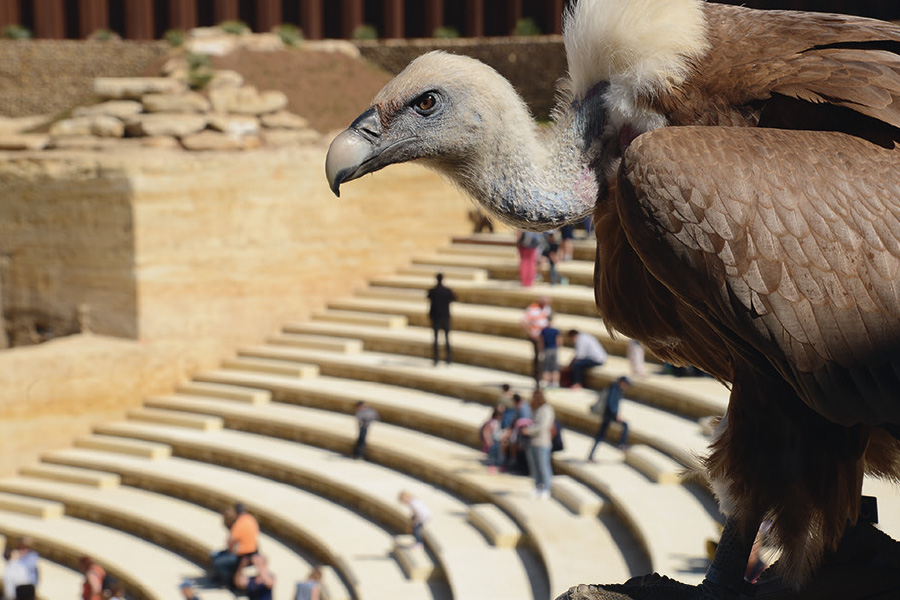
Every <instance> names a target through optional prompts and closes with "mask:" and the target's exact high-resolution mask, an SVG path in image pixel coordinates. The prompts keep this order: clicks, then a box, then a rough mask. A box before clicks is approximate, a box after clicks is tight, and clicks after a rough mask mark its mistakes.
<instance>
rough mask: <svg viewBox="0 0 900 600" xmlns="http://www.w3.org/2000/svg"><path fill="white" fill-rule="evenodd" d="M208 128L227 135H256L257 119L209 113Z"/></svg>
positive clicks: (257, 130)
mask: <svg viewBox="0 0 900 600" xmlns="http://www.w3.org/2000/svg"><path fill="white" fill-rule="evenodd" d="M209 128H210V129H212V130H214V131H219V132H221V133H225V134H228V135H229V136H238V137H240V136H244V135H256V134H257V133H259V119H257V118H256V117H250V116H244V115H216V114H214V115H210V117H209Z"/></svg>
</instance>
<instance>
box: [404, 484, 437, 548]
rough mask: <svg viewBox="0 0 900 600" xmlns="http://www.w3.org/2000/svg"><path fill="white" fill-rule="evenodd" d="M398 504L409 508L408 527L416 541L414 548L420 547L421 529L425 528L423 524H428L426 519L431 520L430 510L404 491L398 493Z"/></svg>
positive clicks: (422, 539) (421, 540)
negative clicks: (400, 503)
mask: <svg viewBox="0 0 900 600" xmlns="http://www.w3.org/2000/svg"><path fill="white" fill-rule="evenodd" d="M400 502H402V503H403V504H405V505H407V506H408V507H409V510H410V513H411V514H410V526H411V528H412V535H413V538H415V540H416V546H419V547H421V546H422V544H423V543H424V538H423V537H422V529H423V528H424V527H425V523H427V522H428V519H430V518H431V510H429V508H428V507H427V506H425V503H424V502H422V501H421V500H419V499H418V498H416V497H415V496H413V495H412V494H410V493H409V492H407V491H406V490H404V491H402V492H400Z"/></svg>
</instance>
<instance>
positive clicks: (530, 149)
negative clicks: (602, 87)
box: [325, 51, 599, 229]
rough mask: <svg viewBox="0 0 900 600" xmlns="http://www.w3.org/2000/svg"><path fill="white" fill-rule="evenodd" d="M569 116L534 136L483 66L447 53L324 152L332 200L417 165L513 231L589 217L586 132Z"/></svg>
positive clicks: (505, 87)
mask: <svg viewBox="0 0 900 600" xmlns="http://www.w3.org/2000/svg"><path fill="white" fill-rule="evenodd" d="M592 115H593V116H599V113H598V112H596V111H595V112H586V111H571V112H569V113H567V115H566V116H565V117H564V118H563V121H562V122H561V123H560V124H559V125H558V126H557V127H556V128H555V129H554V131H552V132H541V131H540V130H539V129H538V126H537V125H536V124H535V121H534V119H533V118H532V117H531V114H530V112H529V111H528V108H527V106H526V105H525V102H524V101H523V100H522V98H521V97H520V96H519V94H518V93H516V91H515V89H514V88H513V87H512V85H511V84H510V83H509V81H507V80H506V79H505V78H503V77H502V76H501V75H500V74H498V73H497V72H496V71H495V70H494V69H492V68H491V67H489V66H487V65H485V64H484V63H482V62H480V61H478V60H475V59H473V58H469V57H466V56H459V55H454V54H447V53H445V52H439V51H436V52H431V53H428V54H425V55H423V56H421V57H419V58H417V59H416V60H414V61H413V62H412V63H410V65H409V66H408V67H407V68H406V69H405V70H404V71H403V72H402V73H400V74H399V75H397V77H395V78H394V79H393V80H392V81H391V82H390V83H388V85H387V86H385V87H384V89H382V90H381V92H379V93H378V95H377V96H376V97H375V99H374V102H373V104H372V106H371V107H370V108H369V109H368V110H366V111H365V112H363V113H362V114H361V115H360V116H359V117H358V118H357V119H356V120H355V121H354V122H353V124H352V125H351V126H350V127H349V128H348V129H347V130H346V131H344V132H343V133H341V134H339V135H338V136H337V137H336V138H335V139H334V141H333V142H332V143H331V147H330V148H329V150H328V156H327V159H326V163H325V170H326V175H327V177H328V181H329V184H330V185H331V189H332V191H333V192H334V193H335V194H336V195H339V193H340V186H341V184H343V183H346V182H348V181H352V180H354V179H357V178H358V177H361V176H363V175H365V174H367V173H372V172H374V171H377V170H379V169H382V168H384V167H386V166H388V165H391V164H394V163H400V162H407V161H413V160H415V161H419V162H421V163H423V164H425V165H426V166H429V167H432V168H433V169H435V170H437V171H438V172H440V173H442V174H443V175H445V176H446V177H447V178H449V179H450V180H451V181H453V182H454V183H455V184H456V185H458V186H459V187H460V188H462V189H463V190H465V191H466V192H467V193H468V194H469V195H470V196H472V197H473V198H474V199H475V200H477V201H478V202H479V203H480V204H482V205H483V206H484V207H485V208H486V209H487V210H488V211H489V212H491V213H493V214H495V215H496V216H498V217H499V218H500V219H501V220H503V221H505V222H507V223H509V224H511V225H513V226H517V227H522V228H528V229H550V228H553V227H558V226H559V225H562V224H565V223H570V222H574V221H577V220H578V219H581V218H583V217H585V216H586V215H588V214H590V212H591V211H592V210H593V205H594V201H595V200H596V195H597V187H596V183H595V179H594V176H593V172H592V171H591V170H590V169H589V168H588V165H587V162H586V158H585V153H584V150H585V144H586V143H587V142H588V141H589V136H586V135H585V127H586V125H587V124H588V123H589V122H590V121H591V119H590V118H586V117H590V116H592Z"/></svg>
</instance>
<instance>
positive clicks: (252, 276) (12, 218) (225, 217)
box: [0, 146, 469, 473]
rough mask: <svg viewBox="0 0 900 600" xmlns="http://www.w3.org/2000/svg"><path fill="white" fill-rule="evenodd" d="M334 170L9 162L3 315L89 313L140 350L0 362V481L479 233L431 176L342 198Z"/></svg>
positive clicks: (172, 158) (237, 156)
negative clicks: (26, 310)
mask: <svg viewBox="0 0 900 600" xmlns="http://www.w3.org/2000/svg"><path fill="white" fill-rule="evenodd" d="M324 158H325V147H323V146H315V147H306V148H303V147H296V148H291V149H284V150H278V151H273V150H261V151H248V152H243V153H190V154H189V153H184V152H176V151H156V152H153V151H148V150H142V151H141V152H140V153H139V154H130V153H129V152H128V151H123V152H120V153H117V154H115V155H112V154H107V155H103V156H101V155H98V154H97V153H80V154H65V153H61V152H54V153H43V154H41V155H37V154H29V155H23V154H16V155H15V156H12V155H8V156H0V198H2V201H0V279H2V285H0V292H2V301H0V305H3V306H4V307H5V309H6V311H7V315H9V314H10V313H11V312H13V311H15V310H16V307H17V306H22V307H24V306H26V304H25V303H26V301H27V303H30V305H32V306H37V307H39V308H40V312H42V316H41V318H42V319H44V321H43V322H45V323H50V324H53V326H57V327H63V326H64V325H65V324H67V323H68V326H71V327H73V328H77V327H78V323H77V319H76V316H77V314H78V310H79V306H81V305H84V304H86V305H89V307H90V317H89V320H90V323H89V325H90V329H91V330H92V331H93V332H95V333H97V334H103V335H104V336H118V337H120V338H123V339H109V338H107V337H101V336H99V335H91V336H74V337H72V338H69V339H63V340H57V341H54V342H51V343H49V344H42V345H40V346H35V347H30V348H14V349H10V350H5V351H0V424H2V426H0V439H2V440H3V446H6V447H4V448H2V449H0V451H2V456H3V458H2V459H0V473H2V472H3V471H8V470H10V469H12V468H13V466H14V465H15V464H21V463H22V461H27V460H30V459H33V457H35V456H36V455H37V453H38V452H39V451H40V450H42V449H46V448H50V447H59V446H64V445H66V444H68V443H70V441H71V439H72V437H73V436H74V435H76V434H78V433H81V432H84V431H86V430H87V427H88V424H89V423H91V422H96V421H97V420H99V419H103V418H108V417H109V415H110V414H116V413H117V412H118V413H121V412H122V410H124V408H127V407H129V406H136V405H138V404H139V403H140V400H141V398H143V397H144V396H145V395H147V394H151V393H160V392H165V391H167V390H171V389H172V387H173V386H174V385H175V384H176V383H177V382H178V381H179V380H183V379H185V378H187V377H189V376H190V375H191V374H192V373H194V372H196V371H197V370H198V369H202V368H209V367H211V366H214V365H216V364H217V362H218V361H219V360H220V359H221V358H222V357H225V356H230V355H233V353H234V350H235V348H236V347H237V346H238V345H240V344H245V343H255V342H260V341H262V340H263V339H264V338H265V337H266V336H267V335H269V334H271V333H274V332H275V331H277V329H278V328H279V326H280V325H282V324H283V323H285V322H288V321H291V320H300V319H304V318H307V317H308V316H309V315H310V314H311V313H312V312H313V311H314V310H317V309H320V308H322V307H323V306H324V304H325V303H326V301H327V300H328V299H330V298H335V297H338V296H341V295H345V294H349V293H351V292H352V291H353V290H354V289H357V288H359V287H361V286H363V285H364V283H365V281H366V280H367V279H370V278H373V277H376V276H380V275H384V274H387V273H390V272H393V271H394V270H396V269H397V268H398V267H400V266H402V265H405V264H408V262H409V260H410V258H411V257H412V255H413V254H415V253H416V252H421V251H424V250H427V249H432V248H435V247H437V246H438V245H440V244H442V243H444V242H445V241H446V240H448V239H449V237H450V236H452V235H455V234H460V233H465V232H466V231H468V230H469V225H468V223H467V220H466V210H467V208H468V203H467V201H466V200H464V199H463V198H462V197H461V195H460V194H459V193H458V192H457V191H456V190H454V189H453V188H452V187H451V186H449V185H448V184H446V183H445V182H443V181H441V180H440V178H438V177H437V176H436V175H434V174H433V173H431V172H429V171H427V170H425V169H423V168H421V167H417V166H413V165H403V166H397V167H393V168H391V169H390V171H389V173H380V174H376V175H374V176H372V177H367V178H364V179H363V180H360V181H357V182H354V183H353V184H351V185H349V186H347V187H346V188H345V189H344V190H342V198H340V199H336V198H334V197H333V196H332V194H331V192H330V191H329V190H328V187H327V185H326V183H325V177H324V168H323V165H324ZM47 433H50V434H51V435H46V434H47Z"/></svg>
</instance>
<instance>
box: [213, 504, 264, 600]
mask: <svg viewBox="0 0 900 600" xmlns="http://www.w3.org/2000/svg"><path fill="white" fill-rule="evenodd" d="M222 518H223V521H224V523H225V526H226V527H228V539H227V540H226V542H225V549H224V550H219V551H218V552H215V553H213V555H212V556H211V557H210V563H211V565H212V569H211V571H210V577H211V578H212V580H213V583H215V584H218V585H231V583H232V579H233V578H234V573H235V571H237V568H238V564H239V563H240V561H241V558H243V557H245V556H247V557H249V556H253V555H254V554H256V552H257V550H258V549H259V548H258V540H259V524H258V523H257V522H256V519H255V518H254V517H253V515H251V514H250V513H249V512H247V507H246V506H244V504H242V503H240V502H238V503H237V504H235V505H234V508H233V509H232V508H228V509H226V510H225V511H224V512H223V513H222Z"/></svg>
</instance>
